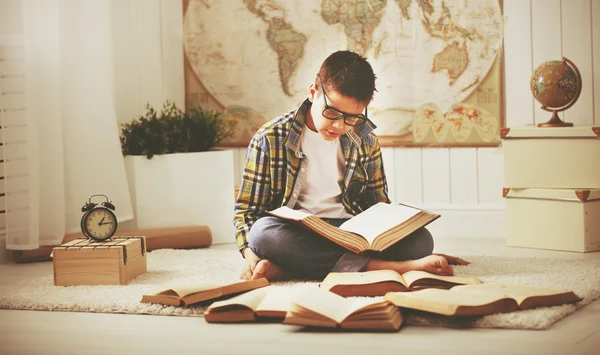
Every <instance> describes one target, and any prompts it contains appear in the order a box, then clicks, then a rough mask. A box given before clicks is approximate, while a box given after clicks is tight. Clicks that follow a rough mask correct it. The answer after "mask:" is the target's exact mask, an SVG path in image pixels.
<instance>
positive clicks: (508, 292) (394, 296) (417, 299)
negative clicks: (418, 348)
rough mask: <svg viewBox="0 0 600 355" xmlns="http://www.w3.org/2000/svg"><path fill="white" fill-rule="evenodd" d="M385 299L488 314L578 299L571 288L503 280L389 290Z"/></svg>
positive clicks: (415, 306)
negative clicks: (521, 283) (407, 291)
mask: <svg viewBox="0 0 600 355" xmlns="http://www.w3.org/2000/svg"><path fill="white" fill-rule="evenodd" d="M385 299H386V300H388V301H390V302H392V303H394V304H395V305H396V306H399V307H405V308H411V309H417V310H420V311H426V312H431V313H437V314H442V315H445V316H475V315H487V314H494V313H505V312H512V311H516V310H518V309H531V308H536V307H541V306H556V305H561V304H565V303H574V302H579V301H581V298H580V297H579V296H577V295H576V294H575V293H574V292H572V291H564V290H553V289H547V288H540V287H532V286H523V285H512V284H503V283H484V284H480V285H465V286H456V287H453V288H452V289H450V290H440V289H427V290H420V291H416V292H410V293H401V292H390V293H388V294H386V295H385Z"/></svg>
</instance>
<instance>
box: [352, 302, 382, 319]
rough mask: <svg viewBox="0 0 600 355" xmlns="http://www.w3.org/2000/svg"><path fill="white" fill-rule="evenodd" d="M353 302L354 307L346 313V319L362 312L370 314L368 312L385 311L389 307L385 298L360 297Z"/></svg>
mask: <svg viewBox="0 0 600 355" xmlns="http://www.w3.org/2000/svg"><path fill="white" fill-rule="evenodd" d="M353 300H354V302H353V304H352V307H350V309H348V310H347V311H346V315H345V317H344V319H346V318H348V317H350V316H352V315H353V314H357V313H361V312H364V313H367V314H368V312H366V311H368V310H375V309H378V308H379V309H381V308H384V309H385V307H386V306H387V305H388V302H387V301H386V300H385V299H384V298H383V297H360V298H354V299H353Z"/></svg>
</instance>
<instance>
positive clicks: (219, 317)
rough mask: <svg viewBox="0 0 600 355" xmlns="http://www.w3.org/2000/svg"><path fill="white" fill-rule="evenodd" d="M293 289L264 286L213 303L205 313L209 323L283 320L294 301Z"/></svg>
mask: <svg viewBox="0 0 600 355" xmlns="http://www.w3.org/2000/svg"><path fill="white" fill-rule="evenodd" d="M292 292H293V291H292V289H290V288H275V287H273V286H267V287H262V288H259V289H256V290H252V291H249V292H246V293H242V294H241V295H238V296H235V297H232V298H230V299H227V300H222V301H217V302H214V303H213V304H211V305H210V306H209V307H208V309H207V310H206V312H205V313H204V319H206V321H207V322H209V323H235V322H251V321H257V320H258V321H260V320H265V321H266V320H270V321H279V322H281V321H283V319H284V318H285V315H286V313H287V310H288V309H289V308H290V305H291V301H292Z"/></svg>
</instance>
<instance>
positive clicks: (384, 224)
mask: <svg viewBox="0 0 600 355" xmlns="http://www.w3.org/2000/svg"><path fill="white" fill-rule="evenodd" d="M268 213H269V214H271V215H273V216H277V217H279V218H284V219H288V220H291V221H296V222H298V223H301V224H302V225H304V226H306V227H307V228H309V229H311V230H313V231H315V232H316V233H318V234H320V235H322V236H323V237H325V238H328V239H330V240H331V241H333V242H334V243H337V244H339V245H341V246H343V247H344V248H346V249H348V250H350V251H353V252H355V253H357V254H358V253H361V252H363V251H365V250H375V251H383V250H385V249H386V248H388V247H390V246H392V245H394V244H395V243H397V242H398V241H400V240H401V239H402V238H404V237H406V236H408V235H410V234H411V233H413V232H414V231H416V230H417V229H419V228H421V227H424V226H426V225H428V224H429V223H431V222H433V221H435V220H436V219H438V218H439V217H440V215H439V214H435V213H431V212H428V211H425V210H421V209H418V208H416V207H411V206H408V205H403V204H388V203H383V202H379V203H377V204H375V205H373V206H371V207H369V208H368V209H366V210H365V211H363V212H362V213H360V214H358V215H356V216H354V217H352V218H350V219H349V220H347V221H346V222H344V223H343V224H342V225H341V226H339V227H335V226H332V225H330V224H329V223H327V222H325V221H324V220H323V219H321V218H319V217H317V216H315V215H312V214H310V213H306V212H303V211H298V210H293V209H291V208H289V207H285V206H284V207H279V208H277V209H275V210H273V211H268Z"/></svg>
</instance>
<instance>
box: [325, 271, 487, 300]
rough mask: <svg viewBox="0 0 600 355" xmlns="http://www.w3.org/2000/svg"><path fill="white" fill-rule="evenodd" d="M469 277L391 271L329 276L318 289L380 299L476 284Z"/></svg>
mask: <svg viewBox="0 0 600 355" xmlns="http://www.w3.org/2000/svg"><path fill="white" fill-rule="evenodd" d="M480 283H481V281H479V279H478V278H476V277H473V276H441V275H434V274H431V273H429V272H426V271H408V272H405V273H403V274H402V275H400V274H399V273H397V272H396V271H393V270H376V271H364V272H332V273H329V274H328V275H327V276H326V277H325V279H324V280H323V282H321V285H320V287H321V288H322V289H324V290H326V291H330V292H333V293H335V294H338V295H340V296H344V297H352V296H370V297H373V296H383V295H385V294H386V293H388V292H406V291H414V290H420V289H424V288H444V289H449V288H452V287H454V286H457V285H473V284H480Z"/></svg>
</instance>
